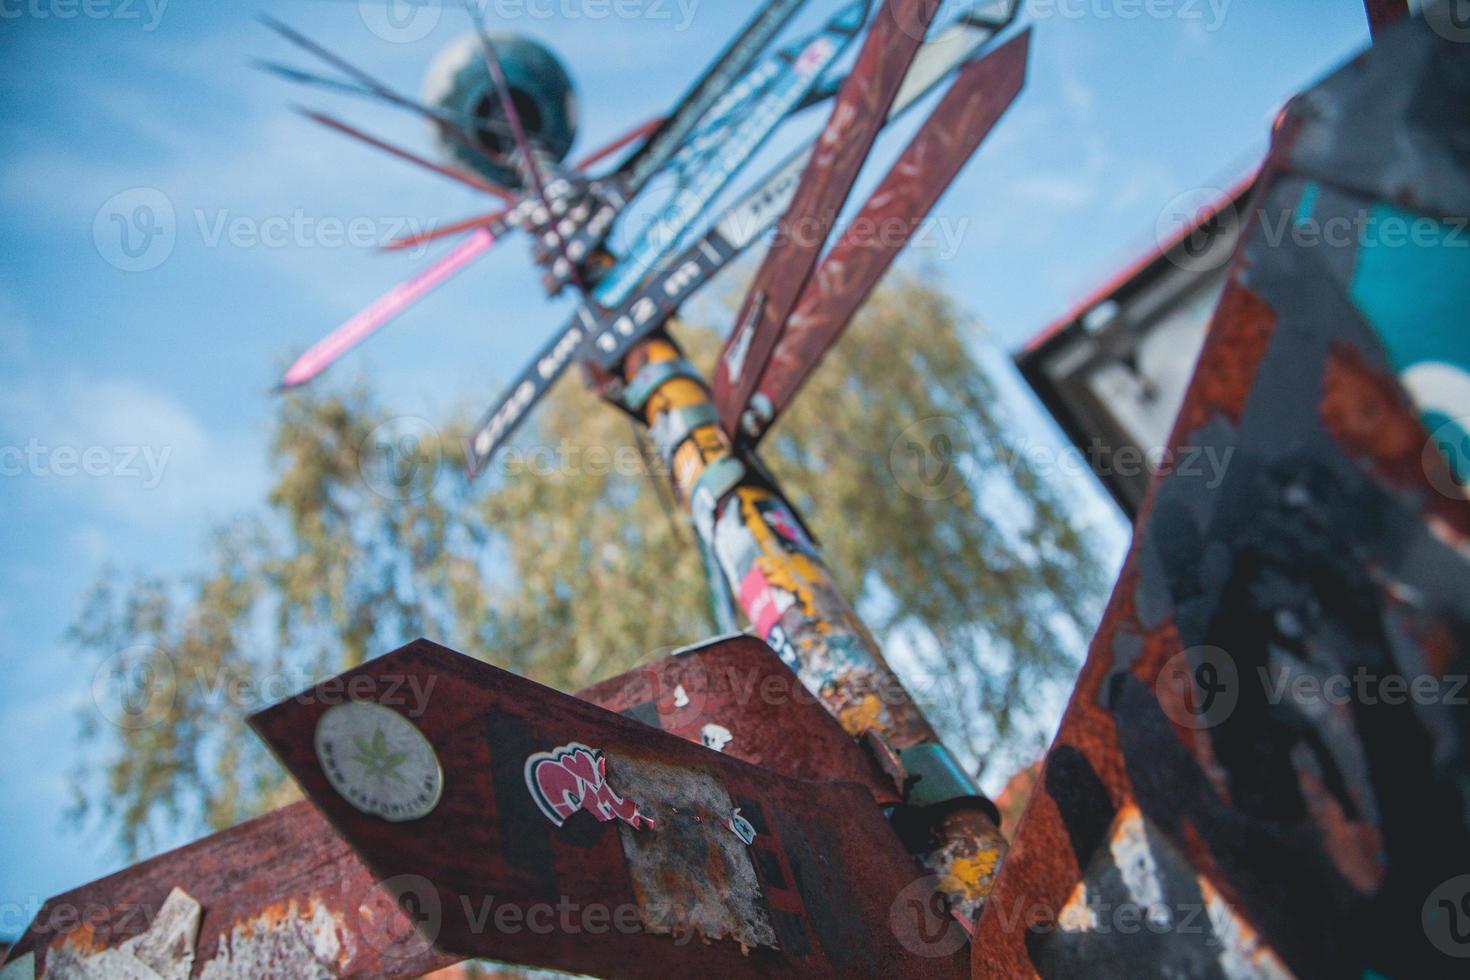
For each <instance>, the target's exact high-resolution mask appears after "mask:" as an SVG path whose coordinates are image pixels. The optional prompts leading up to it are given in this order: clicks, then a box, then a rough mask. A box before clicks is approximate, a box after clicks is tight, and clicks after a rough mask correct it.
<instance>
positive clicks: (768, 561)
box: [618, 336, 1006, 921]
mask: <svg viewBox="0 0 1470 980" xmlns="http://www.w3.org/2000/svg"><path fill="white" fill-rule="evenodd" d="M623 371H624V383H623V385H622V387H621V389H620V390H619V392H618V397H619V399H620V400H621V402H622V405H623V407H624V408H627V409H628V410H630V411H632V412H634V413H635V414H636V415H637V416H638V417H639V418H641V419H642V420H643V421H644V422H645V423H647V425H648V427H649V431H650V433H651V435H652V438H653V441H654V443H655V445H656V446H657V447H658V450H659V452H660V453H661V454H662V456H663V459H664V461H665V462H666V463H667V464H668V465H669V472H670V476H671V478H672V481H673V484H674V488H675V491H676V492H677V494H678V496H679V499H680V501H681V503H682V505H683V506H684V507H685V508H686V509H687V510H688V512H689V514H690V517H691V518H692V521H693V524H694V527H695V529H696V533H698V535H699V538H700V542H701V546H702V547H703V548H704V549H705V550H706V551H707V552H708V553H709V554H711V555H712V556H713V562H712V563H711V564H713V565H715V566H716V570H717V571H718V572H719V573H720V576H721V577H722V578H723V585H724V587H725V588H728V590H729V592H730V593H731V594H732V595H734V596H735V598H736V600H737V602H738V603H739V605H740V607H741V609H742V610H743V612H744V613H745V616H746V618H747V619H748V621H749V622H750V623H751V624H752V625H753V626H754V627H755V632H756V633H757V634H758V635H759V636H760V637H761V638H763V639H765V640H766V642H767V643H769V644H770V645H771V646H772V647H773V648H774V649H775V650H776V652H777V653H778V654H779V655H780V656H781V659H782V660H784V661H785V662H786V664H787V665H788V666H789V667H791V669H792V670H793V671H794V672H795V673H796V675H797V676H798V677H799V678H800V680H801V682H802V683H803V685H804V686H805V687H806V688H807V689H808V690H810V691H811V692H812V693H813V694H815V695H816V696H817V697H818V698H819V699H820V700H821V701H822V703H823V704H824V705H825V706H826V708H827V710H828V711H830V712H831V713H832V714H833V716H835V717H836V718H837V720H838V722H839V723H840V724H841V725H842V727H843V728H844V729H845V730H846V731H847V732H848V734H850V735H852V736H853V737H854V738H858V739H861V740H862V741H863V742H864V743H865V744H866V745H867V746H868V747H869V748H870V749H871V750H872V751H874V753H875V754H876V755H877V756H878V759H879V762H880V763H881V764H883V766H884V768H885V770H886V771H887V772H888V773H889V774H890V775H891V776H892V777H893V778H894V780H895V782H896V783H897V784H898V788H899V790H900V792H901V794H902V795H903V798H904V799H905V801H906V804H905V805H904V806H903V807H901V808H899V809H898V810H897V811H895V813H894V814H893V817H894V821H893V823H894V827H895V830H897V831H898V833H899V835H900V836H901V837H902V838H903V840H904V843H905V844H906V845H907V846H908V848H909V850H910V852H911V853H913V854H914V855H915V856H916V857H917V858H918V859H919V860H920V861H921V863H922V864H923V865H924V866H925V867H927V868H929V869H930V870H931V871H933V872H934V874H935V875H936V876H937V877H938V882H937V887H938V890H939V891H941V892H942V893H944V894H945V896H946V897H947V898H948V899H949V901H950V906H951V908H952V909H953V910H954V911H955V912H956V913H958V914H959V915H961V916H963V917H964V918H966V919H968V920H970V921H973V920H974V919H975V918H976V916H977V915H978V913H979V911H980V908H981V906H982V905H983V903H984V899H985V896H986V895H987V894H988V892H989V889H990V885H991V882H992V881H993V879H994V877H995V874H996V871H997V870H998V868H999V865H1000V862H1001V859H1002V858H1003V857H1004V855H1005V850H1006V844H1005V840H1004V838H1003V837H1002V836H1001V834H1000V830H999V827H998V823H999V821H998V817H997V814H996V810H995V807H994V805H993V804H992V803H991V802H990V801H989V800H988V799H986V798H985V797H984V795H983V794H981V792H980V790H979V789H978V788H977V787H976V786H975V784H974V782H973V781H972V780H971V779H970V778H969V776H968V775H967V774H966V773H965V771H964V770H963V768H962V767H961V766H960V765H959V764H958V763H957V762H956V761H955V759H954V757H953V756H952V755H951V754H950V753H949V751H948V750H946V749H945V748H944V746H943V745H941V744H940V742H939V737H938V735H937V734H936V733H935V731H934V729H933V728H932V727H931V726H930V724H929V722H928V721H927V720H926V719H925V718H924V716H923V714H922V712H921V711H920V710H919V707H918V705H916V704H915V703H914V701H913V699H912V698H911V697H910V695H909V694H908V692H907V691H906V690H905V689H904V687H903V685H902V683H901V682H900V681H899V679H898V677H897V676H896V675H895V674H894V673H893V671H892V669H891V668H890V667H889V666H888V664H887V662H886V661H885V660H884V659H883V654H882V652H881V651H880V650H879V649H878V645H877V644H876V643H875V642H874V640H873V638H872V636H871V635H870V634H869V632H868V630H867V628H866V627H865V626H864V625H863V623H862V621H861V620H860V619H859V618H858V616H857V613H856V612H855V611H854V609H853V608H852V605H851V604H850V603H849V602H848V601H847V600H846V599H845V598H844V597H843V596H842V594H841V593H840V592H839V590H838V589H837V587H836V585H835V583H834V582H833V580H832V577H831V575H830V574H829V573H828V571H827V568H826V566H825V565H824V564H823V563H822V559H821V555H820V553H819V551H818V549H817V548H816V546H815V545H814V544H813V543H812V541H811V540H810V539H809V537H808V536H807V534H806V532H805V531H804V530H803V529H802V526H801V524H800V521H799V519H798V518H797V516H796V514H795V513H794V511H793V510H792V508H791V506H790V504H789V503H787V501H786V500H785V499H784V497H783V496H782V494H781V492H780V490H779V488H778V487H776V486H775V485H774V482H773V481H772V480H771V478H770V477H769V476H768V475H766V474H763V473H760V472H757V471H756V470H755V469H754V468H753V467H752V465H750V464H749V463H748V462H747V461H745V460H742V459H741V458H739V456H738V455H737V454H736V452H735V451H734V449H733V447H732V446H731V444H730V440H729V438H728V437H727V436H726V435H725V433H724V432H723V431H722V429H721V428H720V425H719V415H718V412H717V410H716V408H715V405H714V402H713V401H712V400H711V398H710V392H709V389H708V387H707V385H706V383H705V380H704V378H703V376H702V375H701V374H700V373H699V371H698V370H697V369H696V368H694V366H693V365H691V364H690V363H689V362H688V361H686V360H684V357H683V354H682V352H681V351H680V350H679V348H678V346H677V345H676V344H675V343H674V342H673V341H672V340H670V339H669V338H667V337H665V336H655V337H652V338H650V339H649V340H647V341H644V342H643V343H642V344H640V345H639V346H637V347H635V348H634V349H633V350H632V352H631V353H630V354H629V356H628V357H627V359H626V360H625V362H624V365H623ZM711 587H712V588H720V587H721V585H720V583H719V581H717V580H716V581H712V582H711Z"/></svg>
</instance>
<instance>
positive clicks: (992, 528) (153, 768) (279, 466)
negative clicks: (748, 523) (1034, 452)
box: [72, 277, 1104, 857]
mask: <svg viewBox="0 0 1470 980" xmlns="http://www.w3.org/2000/svg"><path fill="white" fill-rule="evenodd" d="M678 332H679V336H680V339H681V341H682V342H683V344H684V346H685V347H686V349H687V351H688V353H689V356H690V357H691V359H693V360H695V361H696V363H701V364H706V365H707V364H709V363H711V362H712V360H713V357H714V354H715V352H716V350H717V349H718V338H717V337H716V335H715V334H714V332H713V331H712V330H710V329H708V328H701V327H695V326H690V325H684V326H681V327H680V328H679V331H678ZM972 333H973V325H972V324H970V323H968V322H967V321H966V320H964V319H963V318H962V317H961V316H959V315H958V314H957V312H956V311H955V309H954V308H953V305H952V303H951V302H950V301H949V300H948V299H947V298H946V297H945V296H944V295H943V293H942V292H941V291H940V290H939V289H938V288H937V287H936V286H934V285H933V284H932V283H931V282H928V281H926V280H924V279H922V278H915V277H891V278H890V281H889V283H888V284H886V285H885V286H884V287H882V288H880V289H879V290H878V291H877V292H876V293H875V294H874V296H873V298H872V299H871V300H870V301H869V302H868V304H867V305H866V307H865V308H864V310H863V312H862V313H861V314H860V315H859V316H858V318H857V320H856V321H855V322H854V324H853V326H852V328H851V329H850V330H849V332H848V334H847V335H846V336H845V337H844V339H843V341H842V343H841V344H839V345H838V347H837V348H836V349H835V350H834V351H833V353H832V354H831V355H829V358H828V361H827V363H825V364H824V365H823V366H822V368H821V369H820V370H819V371H818V372H816V374H815V375H814V377H813V378H812V380H811V382H810V383H809V385H808V388H807V390H806V391H805V392H803V394H802V395H801V397H800V398H799V399H798V400H797V402H796V404H795V405H794V406H793V408H792V410H791V411H790V412H789V413H788V415H787V416H786V418H785V419H784V420H783V421H782V422H781V423H780V424H779V426H778V428H777V429H776V430H775V431H774V432H772V433H771V434H770V435H769V436H768V437H767V440H766V443H765V449H764V456H765V458H766V460H767V462H768V463H769V464H770V466H771V468H772V469H773V470H774V471H775V472H776V473H777V475H778V476H779V477H780V478H781V480H782V482H783V484H784V485H785V486H786V487H787V489H788V491H789V492H790V493H792V494H793V495H794V496H795V497H796V500H795V501H794V503H796V505H797V506H798V508H799V509H800V510H802V511H803V512H804V513H805V514H806V516H807V517H808V519H809V521H810V523H811V526H812V529H813V530H814V531H815V533H816V534H817V536H818V537H819V538H820V539H821V540H822V542H823V545H824V551H825V554H826V556H827V560H828V562H829V563H830V565H831V567H832V569H833V571H834V573H835V574H836V575H837V577H838V578H839V581H841V582H842V583H843V585H844V586H845V587H846V589H847V590H848V592H849V594H850V595H852V596H854V597H855V598H856V599H857V603H858V608H859V609H860V610H861V611H862V612H863V614H864V616H865V617H866V618H867V620H868V622H869V624H870V625H871V626H872V627H873V628H874V631H875V633H876V635H877V636H878V638H879V639H880V641H881V642H882V643H883V644H884V646H885V649H886V651H887V652H888V654H889V656H890V659H892V660H894V661H895V664H896V666H897V667H898V669H899V672H900V673H901V674H902V675H903V676H904V678H905V681H906V682H907V683H908V684H909V685H910V686H911V688H913V689H914V693H915V694H916V696H917V698H918V700H920V702H921V703H925V704H927V706H928V710H929V712H930V715H931V718H932V719H933V720H934V721H935V723H936V725H937V726H938V727H939V729H940V730H941V733H942V734H943V735H944V736H945V738H946V740H947V741H948V742H949V743H950V744H951V745H952V746H953V747H954V748H956V749H957V750H958V751H959V752H960V754H961V756H962V757H964V758H966V759H968V760H970V761H971V762H972V763H973V765H974V767H975V771H976V772H977V773H981V772H984V771H985V770H986V768H987V766H992V767H993V766H995V765H997V764H998V763H996V762H995V761H994V760H995V759H996V752H997V750H998V749H999V750H1005V751H1004V755H1005V756H1006V757H1007V758H1006V759H1005V761H1004V762H1003V763H999V764H1000V765H1006V766H1011V767H1014V764H1015V760H1017V759H1020V760H1022V761H1026V760H1028V758H1029V757H1030V756H1034V754H1035V753H1036V751H1038V750H1039V749H1040V747H1041V741H1042V739H1044V738H1045V737H1046V736H1047V735H1048V734H1049V725H1050V723H1051V722H1052V721H1053V720H1054V719H1052V718H1050V717H1047V718H1046V719H1045V720H1044V721H1040V720H1038V719H1039V718H1040V717H1041V716H1040V715H1038V709H1039V708H1040V707H1042V705H1043V703H1044V699H1045V694H1046V692H1047V690H1048V689H1049V688H1058V687H1062V686H1065V685H1066V684H1068V683H1069V682H1070V680H1071V677H1072V675H1073V674H1074V672H1075V670H1076V667H1077V664H1078V663H1079V662H1080V653H1081V638H1082V637H1085V636H1087V635H1088V634H1089V633H1090V630H1091V627H1092V624H1093V622H1094V619H1095V617H1096V615H1097V613H1098V610H1099V609H1100V603H1101V599H1102V587H1103V584H1104V583H1103V575H1102V570H1101V568H1100V565H1099V563H1098V562H1097V560H1096V558H1095V556H1094V554H1093V552H1092V549H1091V548H1090V546H1089V544H1088V542H1087V541H1086V540H1084V538H1083V537H1082V536H1081V535H1080V534H1079V533H1078V531H1077V530H1076V528H1075V527H1074V526H1073V524H1072V523H1071V521H1070V520H1069V518H1068V513H1067V508H1066V507H1065V505H1064V503H1063V502H1062V501H1061V500H1059V499H1058V497H1057V495H1056V491H1055V490H1054V489H1053V488H1052V487H1049V486H1048V485H1047V484H1045V483H1044V482H1043V481H1042V480H1040V479H1039V478H1038V476H1037V474H1036V473H1035V472H1034V471H1033V469H1032V468H1031V466H1030V465H1029V463H1028V462H1027V461H1026V460H1025V459H1024V458H1023V457H1022V456H1021V455H1020V454H1019V453H1018V452H1016V449H1015V446H1014V443H1013V440H1012V438H1011V436H1010V434H1009V432H1008V422H1007V420H1006V418H1005V417H1004V415H1003V413H1001V412H1000V411H999V409H998V408H997V406H996V397H995V392H994V389H993V387H992V385H991V383H990V381H989V380H988V378H987V377H986V375H985V374H984V372H983V371H982V370H981V369H980V368H979V367H977V365H976V362H975V361H974V360H973V359H972V358H971V357H970V356H969V354H968V352H967V349H966V338H967V336H969V335H971V334H972ZM465 428H466V427H465V426H464V425H454V426H449V427H446V428H444V429H443V430H442V431H438V430H436V429H435V428H434V427H433V426H432V425H431V424H430V423H428V422H426V421H424V420H415V419H405V418H401V417H400V418H395V417H393V416H392V414H391V413H390V412H389V411H388V410H387V409H385V408H384V407H383V406H382V405H380V404H379V403H378V401H377V400H376V399H375V398H374V397H373V396H372V394H371V392H370V391H369V390H368V389H367V388H366V387H365V386H364V385H362V384H361V383H359V384H356V385H354V386H352V387H350V388H349V389H348V390H346V391H335V392H334V391H318V390H316V389H312V390H309V391H307V392H303V393H298V394H293V395H291V396H289V397H288V398H286V399H285V400H284V401H283V402H282V406H281V409H280V413H279V417H278V419H277V423H276V431H275V437H274V439H273V441H272V444H271V463H272V466H273V470H274V473H275V484H274V487H273V489H272V491H271V494H270V498H269V500H268V501H267V502H266V504H265V506H264V507H262V508H261V510H260V511H259V512H258V513H252V514H246V515H242V516H241V517H240V518H238V519H237V520H235V521H234V522H232V523H230V524H228V525H227V526H224V527H221V528H219V529H218V530H217V531H216V532H215V533H214V534H213V536H212V537H211V539H210V542H209V548H208V554H209V564H208V565H207V567H206V570H205V571H203V572H201V573H200V574H198V575H196V576H194V577H192V578H189V579H188V580H185V581H175V582H165V581H159V580H157V579H154V578H149V577H144V576H136V575H135V576H131V577H129V578H126V579H124V578H122V577H120V576H118V575H117V574H116V573H114V572H110V571H104V572H103V574H102V576H101V578H100V580H99V582H98V584H97V586H96V587H95V589H94V590H93V592H92V593H91V595H90V596H89V598H88V601H87V602H86V605H85V607H84V612H83V614H82V615H81V617H80V618H79V619H78V621H77V623H76V624H75V626H74V627H73V629H72V638H73V639H74V641H75V643H76V644H77V645H78V646H79V647H80V648H82V649H83V650H84V651H86V652H87V653H88V655H90V656H91V657H94V658H101V660H102V666H101V667H100V668H99V669H98V673H97V675H96V676H97V683H96V684H94V693H96V695H97V699H98V705H99V708H100V710H99V711H96V712H89V713H87V714H86V715H85V717H84V735H85V737H87V738H88V739H89V740H90V741H91V742H92V743H93V746H94V748H95V749H96V750H97V751H95V752H93V753H91V754H90V755H89V757H90V758H95V759H97V760H99V761H98V763H97V765H96V767H95V768H94V769H92V770H89V771H84V772H80V773H78V774H77V775H76V780H75V785H76V787H77V790H78V809H77V812H78V815H79V817H81V818H83V819H85V818H87V817H88V816H95V817H97V818H100V819H101V820H102V821H103V822H104V823H105V824H107V825H108V826H109V827H110V829H111V830H113V831H114V832H116V833H117V835H118V837H119V840H120V842H121V844H122V846H123V848H124V849H125V850H126V852H127V853H128V855H129V856H130V857H132V856H134V855H136V854H138V853H139V852H146V851H150V850H152V849H153V847H154V844H155V841H156V835H157V834H158V832H159V831H161V830H163V829H165V828H170V829H172V828H173V827H175V826H177V825H180V824H185V825H194V824H198V823H202V824H204V825H206V826H208V827H209V828H220V827H224V826H228V825H230V824H233V823H235V822H237V821H239V820H240V819H243V818H245V817H247V816H249V815H251V814H253V813H256V812H259V811H261V810H263V809H265V808H268V807H270V806H275V805H279V804H280V803H282V802H285V801H286V800H288V799H289V798H291V796H292V794H293V792H294V791H293V790H292V788H291V787H290V786H289V784H288V783H287V781H286V780H285V779H284V776H283V774H282V773H281V771H280V769H279V767H278V766H276V765H275V764H274V762H273V761H272V760H270V759H269V758H268V757H267V756H266V755H265V753H264V752H263V751H262V750H261V749H260V748H259V747H258V745H257V743H256V742H255V740H254V739H253V738H252V737H251V736H250V735H249V734H248V733H247V732H246V731H245V730H244V725H243V718H244V715H245V714H247V713H249V712H250V711H252V710H254V709H256V708H258V707H262V706H264V705H265V704H268V703H271V702H273V701H275V700H279V699H280V698H283V697H285V696H287V695H289V694H290V693H292V692H294V691H296V690H299V689H301V688H304V687H306V686H308V685H309V684H311V683H313V682H314V681H315V680H318V679H320V678H322V677H324V676H327V675H330V674H332V673H335V672H337V671H340V670H342V669H345V668H347V667H349V666H352V665H355V664H357V663H360V662H361V661H362V660H364V659H366V658H368V657H370V656H373V655H375V654H378V653H382V652H386V651H387V650H389V649H392V648H393V647H395V646H397V645H399V644H401V643H403V642H405V641H407V640H409V639H412V638H414V637H416V636H419V635H426V636H429V637H431V638H434V639H438V640H441V641H442V642H445V643H446V644H448V645H450V646H452V647H455V648H456V649H459V650H462V651H464V652H466V653H470V654H473V655H475V656H479V657H482V658H484V659H486V660H489V661H490V662H492V663H496V664H498V665H500V666H504V667H507V668H508V669H511V670H514V671H517V672H519V673H521V674H524V675H526V676H529V677H531V678H533V679H536V680H539V681H541V682H543V683H547V684H551V685H553V686H556V687H559V688H562V689H564V690H575V689H577V688H579V687H582V686H584V685H586V684H589V683H591V682H593V681H595V680H598V679H601V678H603V677H607V676H611V675H613V674H616V673H619V672H621V671H624V670H627V669H629V668H631V667H633V666H634V665H636V664H638V663H640V662H645V661H647V660H649V659H651V658H652V657H654V656H656V655H658V654H660V653H662V652H666V651H667V650H668V649H669V648H671V647H673V646H676V645H682V644H685V643H688V642H690V641H692V640H696V639H699V638H701V637H702V636H704V635H707V634H708V633H709V631H710V626H709V624H708V621H707V614H706V612H705V610H706V608H707V604H706V601H705V585H704V579H703V573H702V571H701V568H700V565H699V561H698V558H697V555H696V553H695V548H694V539H693V535H692V532H691V531H690V530H689V529H688V528H687V527H686V526H684V525H683V524H682V523H681V522H682V519H681V518H676V517H675V516H674V515H675V514H676V510H675V509H674V508H673V507H672V504H671V502H670V501H668V500H666V499H663V497H661V494H662V493H667V491H666V490H665V489H664V484H665V483H666V474H664V473H662V472H660V468H661V465H662V464H661V462H660V461H658V460H657V459H656V458H653V459H650V456H651V453H650V452H648V451H647V450H646V448H645V447H643V446H642V445H640V440H639V438H638V436H637V434H636V432H635V430H634V429H633V428H632V426H631V424H630V423H629V421H628V420H627V419H626V418H625V417H624V416H622V415H621V414H620V413H618V412H617V411H615V410H613V409H611V408H609V407H607V406H605V405H602V404H600V403H598V402H597V400H596V399H595V398H594V397H593V396H592V395H590V394H588V393H587V392H586V391H585V390H584V389H582V388H581V387H580V386H577V385H575V384H570V383H569V384H563V385H561V386H560V387H558V388H557V389H556V390H555V391H554V392H553V393H552V395H551V396H550V397H549V399H548V400H547V402H546V403H545V404H544V405H543V406H542V407H541V409H540V410H539V412H538V414H537V417H536V424H535V427H534V429H533V431H531V432H530V433H528V434H527V436H526V437H525V438H523V439H522V440H521V441H520V442H519V443H518V444H517V445H516V446H515V447H514V449H513V450H512V451H510V452H508V453H506V454H505V456H504V458H503V459H501V460H500V461H499V463H498V464H497V472H496V473H494V474H493V475H490V477H489V479H488V480H487V484H488V485H486V486H477V487H472V486H471V485H469V484H468V483H467V481H466V480H465V479H464V477H463V475H462V474H463V455H462V451H461V450H460V448H459V447H460V446H461V444H462V440H461V435H462V433H463V432H464V431H465ZM99 719H106V720H110V721H111V722H112V724H105V723H99Z"/></svg>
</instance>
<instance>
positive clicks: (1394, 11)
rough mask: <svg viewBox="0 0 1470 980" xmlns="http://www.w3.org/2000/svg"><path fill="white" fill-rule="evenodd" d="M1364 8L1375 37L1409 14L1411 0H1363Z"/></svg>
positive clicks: (1369, 26) (1369, 27)
mask: <svg viewBox="0 0 1470 980" xmlns="http://www.w3.org/2000/svg"><path fill="white" fill-rule="evenodd" d="M1363 8H1364V10H1365V12H1366V13H1367V14H1368V29H1369V30H1370V31H1372V32H1373V36H1374V37H1377V36H1378V32H1379V31H1381V30H1383V29H1384V28H1385V27H1387V26H1389V25H1390V24H1394V23H1397V22H1398V21H1400V20H1403V19H1404V18H1405V17H1407V16H1409V0H1363Z"/></svg>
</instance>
